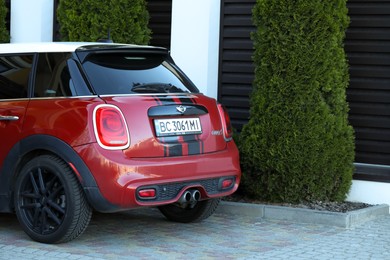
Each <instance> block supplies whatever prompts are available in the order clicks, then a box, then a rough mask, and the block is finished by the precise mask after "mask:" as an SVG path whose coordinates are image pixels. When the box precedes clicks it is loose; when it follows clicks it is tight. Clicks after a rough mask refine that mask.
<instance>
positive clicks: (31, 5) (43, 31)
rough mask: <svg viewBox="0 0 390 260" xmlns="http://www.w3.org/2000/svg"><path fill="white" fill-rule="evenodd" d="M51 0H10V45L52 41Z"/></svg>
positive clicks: (52, 6)
mask: <svg viewBox="0 0 390 260" xmlns="http://www.w3.org/2000/svg"><path fill="white" fill-rule="evenodd" d="M53 8H54V1H53V0H33V1H32V0H11V30H10V31H11V32H10V34H11V43H17V42H51V41H52V40H53Z"/></svg>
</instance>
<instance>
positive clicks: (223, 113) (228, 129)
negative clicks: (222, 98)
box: [218, 104, 233, 141]
mask: <svg viewBox="0 0 390 260" xmlns="http://www.w3.org/2000/svg"><path fill="white" fill-rule="evenodd" d="M218 111H219V115H220V117H221V121H222V128H223V136H224V137H225V140H226V141H230V140H232V138H233V127H232V124H231V123H230V117H229V114H228V112H227V110H226V108H225V107H224V106H223V105H221V104H218Z"/></svg>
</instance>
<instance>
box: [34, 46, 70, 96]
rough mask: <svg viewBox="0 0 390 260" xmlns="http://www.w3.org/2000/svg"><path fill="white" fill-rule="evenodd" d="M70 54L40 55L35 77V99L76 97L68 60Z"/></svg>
mask: <svg viewBox="0 0 390 260" xmlns="http://www.w3.org/2000/svg"><path fill="white" fill-rule="evenodd" d="M69 58H70V54H69V53H40V54H39V57H38V64H37V72H36V76H35V89H34V97H67V96H74V95H76V94H75V91H74V86H73V82H72V80H71V77H70V74H69V70H68V65H67V60H68V59H69Z"/></svg>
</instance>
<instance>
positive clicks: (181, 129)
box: [154, 118, 202, 136]
mask: <svg viewBox="0 0 390 260" xmlns="http://www.w3.org/2000/svg"><path fill="white" fill-rule="evenodd" d="M154 128H155V129H156V135H157V136H172V135H193V134H201V133H202V126H201V124H200V120H199V118H175V119H155V120H154Z"/></svg>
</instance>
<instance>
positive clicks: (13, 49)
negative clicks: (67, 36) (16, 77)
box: [0, 42, 145, 54]
mask: <svg viewBox="0 0 390 260" xmlns="http://www.w3.org/2000/svg"><path fill="white" fill-rule="evenodd" d="M88 45H89V46H90V45H103V46H109V45H113V46H123V45H124V44H116V43H102V42H36V43H3V44H0V54H8V53H36V52H73V51H75V50H76V49H77V48H80V47H83V46H88ZM125 46H129V47H136V45H130V44H128V45H127V44H126V45H125ZM144 47H145V46H144Z"/></svg>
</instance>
